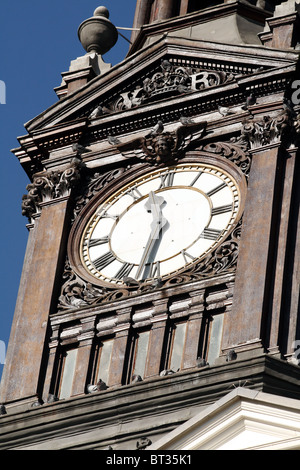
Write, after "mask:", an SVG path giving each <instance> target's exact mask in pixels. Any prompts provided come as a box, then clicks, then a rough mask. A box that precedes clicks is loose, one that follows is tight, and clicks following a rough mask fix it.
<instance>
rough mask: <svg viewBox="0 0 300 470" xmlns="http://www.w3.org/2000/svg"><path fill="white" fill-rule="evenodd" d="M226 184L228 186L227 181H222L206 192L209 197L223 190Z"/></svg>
mask: <svg viewBox="0 0 300 470" xmlns="http://www.w3.org/2000/svg"><path fill="white" fill-rule="evenodd" d="M226 186H227V184H226V183H221V184H219V186H216V187H215V188H214V189H211V190H210V191H208V192H207V193H206V194H207V196H208V197H210V196H213V195H214V194H216V193H218V192H219V191H221V189H223V188H226Z"/></svg>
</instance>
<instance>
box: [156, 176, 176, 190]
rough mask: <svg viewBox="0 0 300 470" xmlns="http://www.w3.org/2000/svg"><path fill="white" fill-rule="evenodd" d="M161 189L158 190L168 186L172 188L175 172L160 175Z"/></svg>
mask: <svg viewBox="0 0 300 470" xmlns="http://www.w3.org/2000/svg"><path fill="white" fill-rule="evenodd" d="M160 180H161V183H160V187H159V188H158V189H162V188H166V187H168V186H172V185H173V182H174V172H172V173H165V174H164V175H160Z"/></svg>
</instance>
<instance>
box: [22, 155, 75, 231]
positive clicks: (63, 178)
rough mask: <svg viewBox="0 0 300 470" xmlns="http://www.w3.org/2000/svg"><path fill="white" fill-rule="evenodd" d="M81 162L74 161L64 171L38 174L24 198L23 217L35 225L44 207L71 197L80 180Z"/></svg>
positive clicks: (28, 187) (28, 186)
mask: <svg viewBox="0 0 300 470" xmlns="http://www.w3.org/2000/svg"><path fill="white" fill-rule="evenodd" d="M80 165H81V163H80V161H79V160H78V159H74V160H73V161H72V162H71V164H70V166H69V167H68V168H67V169H65V170H64V171H51V172H45V173H39V174H36V175H35V176H34V177H33V182H32V183H30V184H28V185H27V186H26V189H27V191H28V194H25V195H24V196H23V198H22V215H25V216H26V217H28V220H29V222H30V223H34V219H35V217H36V216H37V215H38V214H40V212H41V208H42V205H43V204H44V203H47V202H51V201H54V200H57V199H60V198H63V197H67V196H69V194H70V192H71V190H72V188H73V187H74V186H75V185H76V184H77V182H78V181H79V179H80Z"/></svg>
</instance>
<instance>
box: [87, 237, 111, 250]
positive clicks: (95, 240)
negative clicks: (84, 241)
mask: <svg viewBox="0 0 300 470" xmlns="http://www.w3.org/2000/svg"><path fill="white" fill-rule="evenodd" d="M108 242H109V236H108V235H107V236H106V237H102V238H92V239H90V240H89V242H88V247H89V248H92V247H93V246H99V245H104V244H105V243H108Z"/></svg>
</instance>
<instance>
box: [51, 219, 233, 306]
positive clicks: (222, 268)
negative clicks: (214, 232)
mask: <svg viewBox="0 0 300 470" xmlns="http://www.w3.org/2000/svg"><path fill="white" fill-rule="evenodd" d="M240 231H241V221H240V222H239V223H238V225H237V226H236V227H235V229H234V230H233V231H232V233H231V234H230V236H229V237H228V238H227V239H226V240H225V241H224V242H223V243H221V245H219V246H218V247H217V248H216V249H215V250H214V251H213V252H211V253H209V254H208V255H207V256H206V257H205V258H204V259H202V260H201V261H199V262H198V263H195V264H194V265H191V266H190V267H189V268H187V270H186V271H183V272H179V273H177V274H175V275H173V276H172V277H169V278H166V279H160V280H159V281H160V282H159V285H157V283H156V282H152V283H147V282H145V283H142V282H141V283H138V284H137V286H135V287H132V288H126V287H125V286H124V288H123V289H114V288H107V289H106V288H100V287H95V286H94V285H92V284H91V283H89V282H85V281H84V280H83V279H81V278H80V277H79V276H78V275H77V274H75V272H74V271H73V270H72V268H71V267H70V264H69V261H66V265H65V270H64V274H63V280H64V284H63V286H62V288H61V295H60V296H59V299H58V311H63V310H67V309H74V308H75V309H76V308H81V307H88V306H95V305H99V304H103V303H107V302H114V301H116V300H121V299H124V298H126V297H130V296H132V295H136V294H143V293H147V292H151V291H153V289H155V288H156V287H159V288H163V287H172V286H176V285H179V284H183V283H187V282H191V281H195V280H201V279H203V278H204V277H206V278H207V277H213V276H216V275H218V274H223V273H230V272H234V270H235V268H236V262H237V258H238V246H239V238H240Z"/></svg>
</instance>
